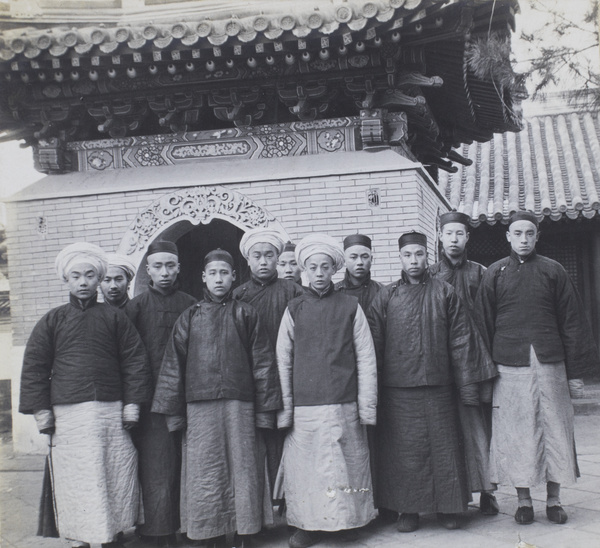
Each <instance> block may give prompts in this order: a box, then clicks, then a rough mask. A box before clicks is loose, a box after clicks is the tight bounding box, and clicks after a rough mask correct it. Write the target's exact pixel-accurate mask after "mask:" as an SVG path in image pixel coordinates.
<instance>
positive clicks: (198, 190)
mask: <svg viewBox="0 0 600 548" xmlns="http://www.w3.org/2000/svg"><path fill="white" fill-rule="evenodd" d="M261 226H264V227H266V226H269V227H272V228H276V229H278V230H280V231H281V232H282V233H283V234H284V235H286V236H287V234H286V232H285V230H284V229H283V227H282V226H281V225H280V224H279V223H278V222H277V221H276V220H275V218H274V217H273V216H272V215H271V214H270V213H269V212H268V211H267V210H265V209H264V208H262V207H261V206H259V205H257V204H255V203H254V202H252V201H251V200H249V199H248V198H247V197H246V196H244V195H242V194H240V193H239V192H237V191H235V190H229V189H227V188H225V187H219V186H215V187H194V188H186V189H181V190H177V191H174V192H172V193H169V194H166V195H164V196H161V197H160V198H159V199H158V200H156V201H155V202H153V203H152V204H151V205H150V206H149V207H148V208H146V209H145V210H143V211H141V212H140V213H139V214H138V216H137V217H136V219H135V220H134V221H133V223H132V224H131V225H130V227H129V229H128V231H127V233H126V234H125V236H124V237H123V238H122V240H121V243H120V244H119V247H118V251H119V253H123V254H125V255H128V256H129V257H130V258H131V260H132V262H133V263H134V264H136V265H138V273H137V276H136V277H135V279H134V281H133V284H132V285H133V288H134V291H133V294H134V295H137V294H138V293H140V292H142V291H144V290H145V289H146V287H147V284H148V281H149V277H148V274H147V272H146V254H147V252H148V245H150V243H152V242H153V241H154V240H157V239H165V240H170V241H173V242H176V243H177V246H178V248H179V262H180V264H181V273H180V275H179V280H180V284H181V289H182V290H183V291H185V292H186V293H189V294H191V295H193V296H194V297H196V298H200V297H202V289H203V284H202V263H203V260H204V256H205V255H206V253H208V252H209V251H211V250H212V249H216V248H218V247H220V248H221V249H225V250H227V251H229V253H231V255H232V256H233V258H234V261H235V267H236V272H237V275H238V280H237V282H236V284H239V283H243V282H244V281H246V280H247V279H248V268H247V265H246V261H245V260H244V258H243V257H242V255H241V253H240V251H239V242H240V240H241V238H242V236H243V235H244V232H245V231H246V230H249V229H252V228H258V227H261Z"/></svg>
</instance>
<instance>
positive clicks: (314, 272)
mask: <svg viewBox="0 0 600 548" xmlns="http://www.w3.org/2000/svg"><path fill="white" fill-rule="evenodd" d="M304 266H305V268H306V275H307V276H308V281H309V283H310V285H311V286H312V287H313V288H314V289H318V290H319V291H322V290H323V289H326V288H327V287H329V284H330V283H331V278H332V277H333V275H334V274H335V266H334V264H333V259H332V258H331V257H330V256H329V255H325V253H315V254H314V255H311V256H310V257H309V258H308V259H306V261H305V262H304Z"/></svg>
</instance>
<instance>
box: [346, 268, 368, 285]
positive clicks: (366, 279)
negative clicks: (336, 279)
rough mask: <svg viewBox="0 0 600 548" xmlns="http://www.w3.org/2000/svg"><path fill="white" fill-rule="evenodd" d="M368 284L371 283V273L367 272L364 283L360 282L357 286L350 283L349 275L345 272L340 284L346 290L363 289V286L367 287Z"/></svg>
mask: <svg viewBox="0 0 600 548" xmlns="http://www.w3.org/2000/svg"><path fill="white" fill-rule="evenodd" d="M370 282H371V273H370V272H368V273H367V277H366V278H365V279H364V281H362V282H360V283H359V284H353V283H352V281H351V280H350V274H349V273H348V271H347V270H346V273H345V274H344V280H343V281H342V284H343V287H345V288H347V289H356V288H358V287H365V286H367V285H369V283H370Z"/></svg>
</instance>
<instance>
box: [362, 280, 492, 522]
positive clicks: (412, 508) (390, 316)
mask: <svg viewBox="0 0 600 548" xmlns="http://www.w3.org/2000/svg"><path fill="white" fill-rule="evenodd" d="M367 316H368V319H369V324H370V327H371V332H372V333H373V340H374V342H375V348H376V352H377V357H378V367H379V370H380V386H381V399H380V404H379V414H378V421H377V439H378V441H377V452H376V459H377V462H378V478H377V485H378V487H377V490H376V494H377V505H378V507H380V508H388V509H392V510H396V511H398V512H408V513H418V512H444V513H455V512H461V511H464V510H466V505H467V501H468V497H469V488H468V487H469V486H468V483H467V477H466V470H465V460H464V451H463V446H462V436H461V432H460V426H459V422H458V397H457V390H456V387H458V388H460V387H463V386H468V385H472V384H474V383H478V382H482V381H485V380H487V379H490V378H493V377H494V376H495V375H496V373H497V371H496V368H495V366H494V364H493V363H492V361H491V359H490V357H489V355H488V354H487V352H486V350H485V346H484V344H483V340H482V339H481V335H480V334H479V332H478V331H477V329H476V327H475V325H474V322H473V321H472V318H471V317H470V315H469V313H468V312H467V310H466V309H465V307H464V305H463V304H462V301H461V300H460V299H459V298H458V297H457V295H456V292H455V291H454V289H453V288H452V287H451V286H450V285H449V284H447V283H445V282H442V281H440V280H435V279H431V278H430V277H429V276H428V275H425V276H424V277H423V280H422V282H421V283H419V284H414V285H413V284H410V283H408V280H407V279H406V277H405V275H404V273H403V277H402V278H401V279H400V280H399V281H398V282H397V283H395V284H391V285H389V286H387V287H386V288H384V289H382V290H381V291H380V292H379V293H378V295H377V296H376V297H375V299H374V301H373V304H372V306H371V307H370V309H369V313H368V315H367Z"/></svg>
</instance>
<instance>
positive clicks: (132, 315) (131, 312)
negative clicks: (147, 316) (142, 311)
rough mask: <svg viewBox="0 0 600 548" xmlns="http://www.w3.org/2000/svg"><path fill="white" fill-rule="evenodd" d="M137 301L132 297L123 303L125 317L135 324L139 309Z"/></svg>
mask: <svg viewBox="0 0 600 548" xmlns="http://www.w3.org/2000/svg"><path fill="white" fill-rule="evenodd" d="M137 303H138V300H137V299H132V300H131V301H129V302H128V303H127V304H126V305H125V308H124V309H123V310H124V311H125V314H127V317H128V318H129V319H130V320H131V322H132V323H133V325H137V316H138V311H139V308H138V305H137Z"/></svg>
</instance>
